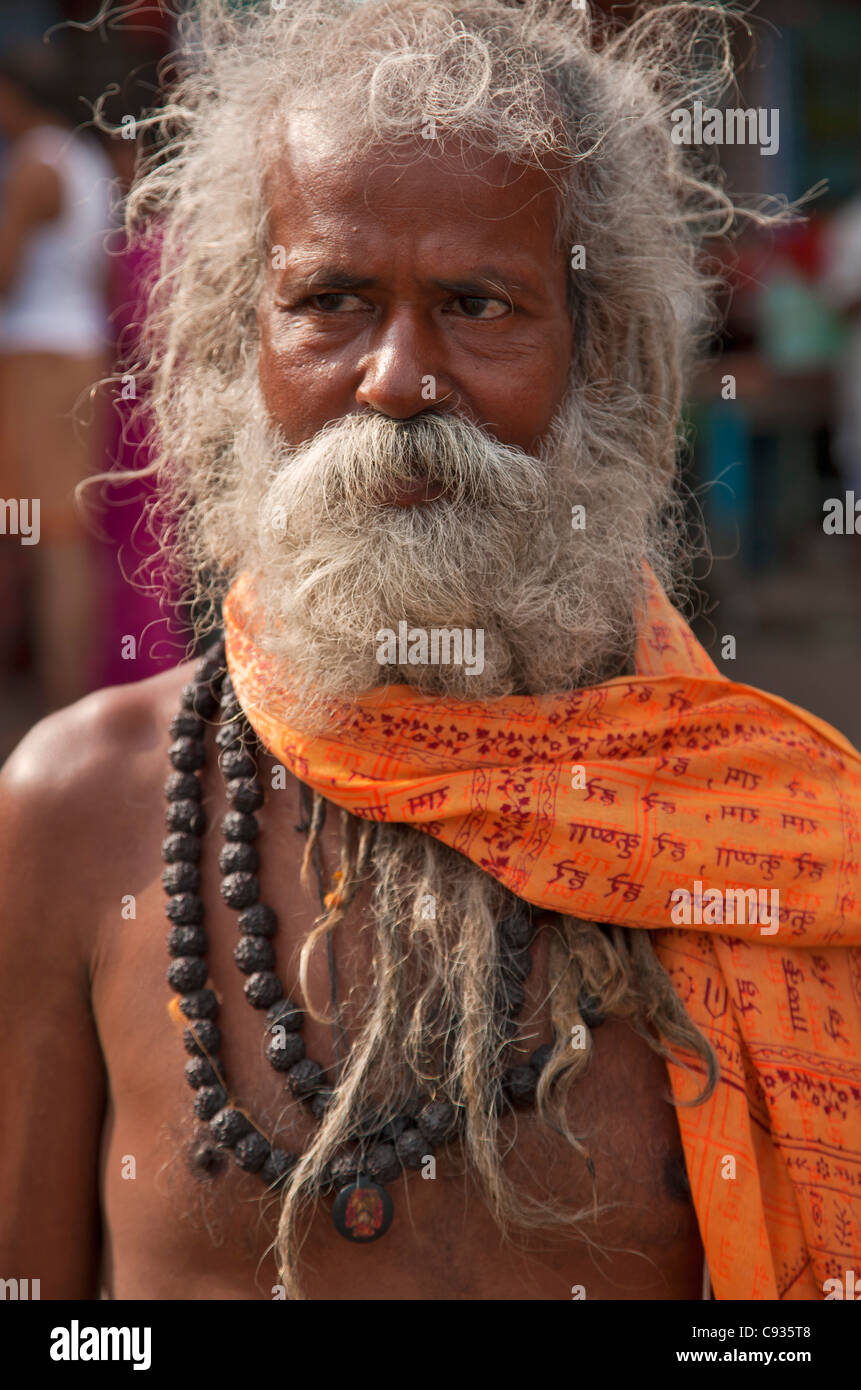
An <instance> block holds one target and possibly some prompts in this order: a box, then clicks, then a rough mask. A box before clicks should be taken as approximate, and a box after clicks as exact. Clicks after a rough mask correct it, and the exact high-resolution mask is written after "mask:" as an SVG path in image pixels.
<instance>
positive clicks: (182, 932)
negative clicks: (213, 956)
mask: <svg viewBox="0 0 861 1390" xmlns="http://www.w3.org/2000/svg"><path fill="white" fill-rule="evenodd" d="M167 949H168V952H169V954H170V955H172V956H205V955H206V932H205V931H204V930H203V927H198V926H194V925H193V924H191V923H188V924H185V923H184V924H183V925H182V926H177V927H173V928H172V929H171V931H170V932H169V934H168V938H167Z"/></svg>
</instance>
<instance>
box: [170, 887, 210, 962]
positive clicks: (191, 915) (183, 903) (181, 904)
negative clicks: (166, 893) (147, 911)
mask: <svg viewBox="0 0 861 1390" xmlns="http://www.w3.org/2000/svg"><path fill="white" fill-rule="evenodd" d="M165 912H166V913H167V915H168V917H169V918H170V920H171V922H173V923H175V925H176V926H178V927H189V926H191V927H196V926H199V925H200V923H201V922H202V921H203V899H202V898H200V897H198V895H197V894H196V893H174V894H173V895H172V896H171V897H169V898H168V900H167V907H166V908H165ZM191 954H192V955H197V952H196V951H192V953H191Z"/></svg>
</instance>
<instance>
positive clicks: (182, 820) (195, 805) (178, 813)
mask: <svg viewBox="0 0 861 1390" xmlns="http://www.w3.org/2000/svg"><path fill="white" fill-rule="evenodd" d="M165 821H166V823H167V828H168V830H185V831H186V832H187V833H188V834H189V835H202V834H203V832H204V830H205V829H206V812H205V811H204V809H203V807H202V806H201V804H200V802H199V801H191V800H188V801H169V802H168V805H167V815H166V816H165Z"/></svg>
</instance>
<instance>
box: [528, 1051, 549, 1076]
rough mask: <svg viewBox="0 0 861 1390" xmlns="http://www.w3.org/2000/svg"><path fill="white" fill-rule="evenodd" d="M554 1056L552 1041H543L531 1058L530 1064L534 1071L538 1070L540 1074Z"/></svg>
mask: <svg viewBox="0 0 861 1390" xmlns="http://www.w3.org/2000/svg"><path fill="white" fill-rule="evenodd" d="M552 1056H553V1048H552V1047H551V1045H550V1043H542V1044H541V1046H540V1047H536V1049H535V1051H534V1052H533V1054H532V1056H531V1057H530V1058H529V1065H530V1067H532V1069H533V1071H537V1072H538V1074H539V1076H540V1075H541V1073H542V1072H543V1070H544V1068H545V1067H546V1066H547V1063H548V1062H549V1061H550V1058H551V1057H552Z"/></svg>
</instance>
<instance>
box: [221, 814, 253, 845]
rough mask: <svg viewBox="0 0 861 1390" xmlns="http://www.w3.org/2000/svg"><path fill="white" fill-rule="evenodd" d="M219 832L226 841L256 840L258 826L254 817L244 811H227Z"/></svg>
mask: <svg viewBox="0 0 861 1390" xmlns="http://www.w3.org/2000/svg"><path fill="white" fill-rule="evenodd" d="M221 830H222V833H223V835H224V838H225V839H226V840H256V839H257V834H258V825H257V821H256V819H255V817H254V816H251V815H247V814H246V812H245V811H227V812H226V814H225V815H224V818H223V819H222V822H221Z"/></svg>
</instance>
